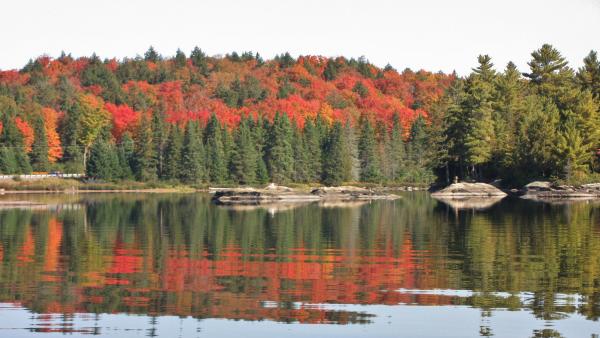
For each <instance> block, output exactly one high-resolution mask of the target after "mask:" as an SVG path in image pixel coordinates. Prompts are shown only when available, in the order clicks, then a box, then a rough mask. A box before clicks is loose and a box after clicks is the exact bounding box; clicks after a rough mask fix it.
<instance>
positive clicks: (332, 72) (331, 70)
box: [323, 59, 339, 81]
mask: <svg viewBox="0 0 600 338" xmlns="http://www.w3.org/2000/svg"><path fill="white" fill-rule="evenodd" d="M338 72H339V70H338V67H337V64H336V63H335V60H333V59H329V60H327V64H326V65H325V69H324V70H323V78H324V79H325V80H326V81H333V80H335V79H336V78H337V76H338Z"/></svg>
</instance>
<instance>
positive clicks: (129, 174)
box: [117, 132, 135, 179]
mask: <svg viewBox="0 0 600 338" xmlns="http://www.w3.org/2000/svg"><path fill="white" fill-rule="evenodd" d="M117 152H118V158H119V167H120V168H121V170H120V171H121V178H122V179H133V178H134V175H133V168H134V166H135V160H134V155H135V144H134V142H133V139H132V138H131V136H130V134H129V133H128V132H127V133H124V134H123V136H121V142H120V143H119V146H118V149H117Z"/></svg>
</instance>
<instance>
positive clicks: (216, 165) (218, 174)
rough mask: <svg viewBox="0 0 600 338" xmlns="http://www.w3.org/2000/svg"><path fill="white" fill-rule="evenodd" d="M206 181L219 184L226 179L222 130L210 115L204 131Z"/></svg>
mask: <svg viewBox="0 0 600 338" xmlns="http://www.w3.org/2000/svg"><path fill="white" fill-rule="evenodd" d="M204 139H205V144H206V161H207V162H206V163H207V170H208V179H209V181H210V182H211V183H216V184H220V183H223V182H225V179H226V178H227V158H226V156H225V155H226V154H225V148H224V144H223V130H222V126H221V123H220V122H219V120H218V119H217V116H216V115H215V114H212V116H211V117H210V119H209V120H208V123H207V125H206V129H205V131H204Z"/></svg>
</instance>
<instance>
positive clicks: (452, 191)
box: [431, 182, 506, 198]
mask: <svg viewBox="0 0 600 338" xmlns="http://www.w3.org/2000/svg"><path fill="white" fill-rule="evenodd" d="M431 196H433V197H447V198H448V197H450V198H461V197H505V196H506V193H505V192H503V191H502V190H500V189H498V188H496V187H494V186H493V185H491V184H487V183H464V182H461V183H453V184H451V185H449V186H448V187H446V188H444V189H442V190H439V191H436V192H434V193H432V194H431Z"/></svg>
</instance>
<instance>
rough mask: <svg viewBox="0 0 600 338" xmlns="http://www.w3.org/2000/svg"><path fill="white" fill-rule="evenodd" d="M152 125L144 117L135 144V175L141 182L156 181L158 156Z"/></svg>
mask: <svg viewBox="0 0 600 338" xmlns="http://www.w3.org/2000/svg"><path fill="white" fill-rule="evenodd" d="M151 126H152V124H151V122H150V121H148V119H147V118H146V117H142V120H141V122H140V127H139V128H138V135H137V139H136V142H135V145H136V147H135V157H134V158H135V165H134V174H135V177H136V179H137V180H139V181H154V180H156V178H157V174H156V154H155V152H154V150H155V148H154V142H153V139H152V127H151Z"/></svg>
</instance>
